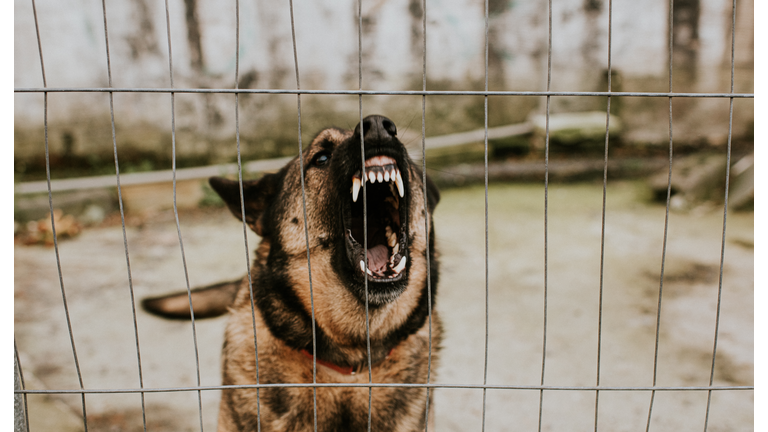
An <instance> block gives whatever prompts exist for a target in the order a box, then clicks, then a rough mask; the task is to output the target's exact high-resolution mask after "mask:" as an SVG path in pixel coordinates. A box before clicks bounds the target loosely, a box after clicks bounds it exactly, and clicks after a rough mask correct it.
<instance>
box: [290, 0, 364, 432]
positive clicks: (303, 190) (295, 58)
mask: <svg viewBox="0 0 768 432" xmlns="http://www.w3.org/2000/svg"><path fill="white" fill-rule="evenodd" d="M288 3H289V6H290V11H291V40H292V42H293V62H294V67H295V72H296V90H301V81H300V79H299V76H300V75H299V56H298V50H297V48H296V25H295V23H294V16H293V0H289V2H288ZM296 105H297V108H296V112H297V115H298V120H297V121H298V135H299V168H300V169H299V173H300V177H301V205H302V211H303V214H304V241H305V243H306V245H307V274H308V276H309V303H310V309H311V311H310V312H311V314H312V384H317V334H316V323H315V296H314V290H313V288H312V262H311V260H310V247H309V227H308V224H307V194H306V188H305V184H304V148H303V145H302V141H301V94H297V95H296ZM363 196H365V194H363ZM367 307H368V302H367V299H366V308H367ZM366 311H367V309H366ZM369 344H370V341H369ZM369 352H370V350H369ZM368 367H369V369H370V359H369V366H368ZM369 373H370V372H369ZM312 415H313V426H314V430H315V432H317V387H316V386H315V387H312Z"/></svg>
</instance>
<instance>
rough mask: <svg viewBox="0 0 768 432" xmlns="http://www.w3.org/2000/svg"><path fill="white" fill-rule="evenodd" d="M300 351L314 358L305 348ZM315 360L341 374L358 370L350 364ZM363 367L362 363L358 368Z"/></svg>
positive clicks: (388, 354) (351, 373)
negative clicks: (341, 364) (342, 364)
mask: <svg viewBox="0 0 768 432" xmlns="http://www.w3.org/2000/svg"><path fill="white" fill-rule="evenodd" d="M394 350H395V348H392V349H391V350H389V352H388V353H387V355H386V357H384V358H383V359H381V360H379V362H381V361H384V360H385V359H387V357H389V356H390V355H391V354H392V351H394ZM301 353H302V354H304V357H307V358H308V359H310V360H312V359H313V358H314V357H313V356H312V354H310V353H309V351H307V350H305V349H302V350H301ZM316 360H317V364H319V365H322V366H325V367H327V368H331V369H333V370H335V371H336V372H338V373H340V374H342V375H354V374H355V373H357V372H358V370H356V369H355V368H354V367H352V366H339V365H337V364H333V363H331V362H327V361H325V360H320V359H316ZM377 363H378V362H377ZM364 367H365V366H364V365H361V366H360V367H359V368H358V369H360V370H362V369H363V368H364Z"/></svg>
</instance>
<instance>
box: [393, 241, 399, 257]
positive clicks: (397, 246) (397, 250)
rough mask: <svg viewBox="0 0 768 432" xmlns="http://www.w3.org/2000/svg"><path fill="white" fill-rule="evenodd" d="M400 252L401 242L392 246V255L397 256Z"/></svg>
mask: <svg viewBox="0 0 768 432" xmlns="http://www.w3.org/2000/svg"><path fill="white" fill-rule="evenodd" d="M398 252H400V243H395V245H394V246H392V256H395V254H397V253H398Z"/></svg>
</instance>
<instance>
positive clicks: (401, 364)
mask: <svg viewBox="0 0 768 432" xmlns="http://www.w3.org/2000/svg"><path fill="white" fill-rule="evenodd" d="M361 129H362V131H361ZM361 135H362V141H363V143H364V150H361ZM361 151H364V160H365V162H363V157H362V156H363V155H361ZM302 171H303V172H304V188H303V191H304V192H302V179H301V173H302ZM423 178H424V177H423V174H422V171H421V170H420V168H419V167H418V166H417V165H416V164H414V162H413V161H412V160H411V159H410V158H409V157H408V153H407V151H406V148H405V146H404V145H403V143H402V142H401V141H400V140H399V139H398V137H397V128H396V126H395V124H394V123H393V122H392V121H391V120H389V119H388V118H386V117H383V116H379V115H372V116H368V117H366V118H365V119H363V121H362V122H361V124H358V125H357V126H356V127H355V129H354V130H344V129H339V128H328V129H325V130H323V131H321V132H320V133H319V134H318V135H317V136H316V137H315V138H314V139H313V140H312V142H311V144H310V145H309V146H308V147H307V148H306V149H305V150H304V151H303V153H302V154H301V155H300V156H297V157H296V158H295V159H293V160H292V161H291V162H289V163H288V164H287V165H286V166H285V167H283V168H282V169H281V170H280V171H279V172H277V173H273V174H266V175H264V176H263V177H261V178H260V179H258V180H253V181H244V182H243V184H242V200H243V202H244V210H243V208H242V207H241V191H240V184H239V182H237V181H232V180H227V179H224V178H219V177H213V178H211V179H210V180H209V183H210V185H211V187H212V188H213V189H214V190H215V191H216V192H217V193H218V194H219V195H220V196H221V198H222V199H223V200H224V202H225V203H226V205H227V206H228V207H229V209H230V210H231V212H232V213H233V214H234V215H235V216H236V217H237V218H238V219H241V220H242V218H243V215H244V218H245V223H246V224H247V225H248V226H249V227H250V228H251V229H252V230H253V231H255V232H256V234H258V235H259V236H260V237H261V242H260V243H259V245H258V247H257V249H256V251H255V255H254V259H253V266H252V267H251V270H250V275H249V276H246V277H245V278H243V279H239V280H237V281H231V282H224V283H220V284H216V285H213V286H209V287H205V288H202V289H196V290H193V292H192V305H193V306H192V309H193V311H194V315H195V317H196V318H199V317H207V316H216V315H220V314H223V313H226V312H227V311H228V312H229V315H230V316H229V321H228V323H227V329H226V335H225V341H224V347H223V349H222V381H223V384H224V385H244V384H257V383H258V384H281V383H310V385H309V386H306V385H305V386H288V387H279V386H275V387H271V386H270V387H264V388H260V389H257V388H237V389H232V388H230V389H224V390H223V391H222V398H221V404H220V410H219V426H218V430H219V432H231V431H256V430H259V427H260V430H262V431H265V432H267V431H312V430H315V427H316V428H317V429H316V430H318V431H347V430H356V431H364V430H368V422H369V387H366V386H365V384H368V383H369V374H370V377H371V378H370V379H371V381H372V382H373V383H384V384H387V383H406V384H426V383H428V380H429V381H432V380H433V379H434V377H435V373H434V371H435V368H436V365H437V357H438V356H437V354H438V351H439V347H440V342H441V324H440V320H439V318H438V314H437V313H436V311H435V310H434V309H433V308H434V306H435V295H436V291H437V290H436V286H437V282H438V262H437V258H438V257H437V253H436V251H435V238H434V237H435V236H434V230H433V228H432V213H433V211H434V209H435V206H436V205H437V203H438V201H439V199H440V194H439V191H438V189H437V187H436V186H435V185H434V184H433V183H432V181H431V180H429V178H426V182H424V181H423ZM425 194H426V196H425ZM364 206H365V207H366V209H365V210H366V215H364ZM305 215H306V217H305ZM364 220H366V221H367V230H366V229H365V228H364ZM307 251H309V253H307ZM308 256H309V258H308ZM366 257H367V261H366ZM366 262H367V265H366ZM310 268H311V270H310ZM366 281H367V283H366ZM251 286H252V291H251V290H250V289H249V287H251ZM187 295H188V294H187V293H186V292H183V293H179V294H174V295H169V296H164V297H159V298H152V299H145V300H144V302H143V307H144V308H145V309H146V310H147V311H149V312H151V313H154V314H158V315H161V316H165V317H170V318H189V317H190V311H189V300H188V297H187ZM366 303H367V305H368V310H367V314H368V323H369V325H368V326H366ZM430 314H431V316H430ZM313 320H314V321H313ZM313 322H314V328H313ZM254 331H255V333H256V336H255V337H254ZM430 338H431V339H430ZM256 346H258V349H257V348H256ZM257 351H258V360H257V357H256V352H257ZM369 353H370V354H369ZM369 356H370V357H369ZM430 363H431V364H430ZM369 365H370V372H369ZM314 371H316V372H314ZM430 371H431V372H430ZM315 373H316V381H317V382H318V383H342V384H362V386H357V387H343V386H334V387H317V388H316V390H315V389H314V388H313V387H312V386H311V383H313V375H314V374H315ZM431 394H432V392H428V391H427V389H425V388H423V387H421V388H420V387H386V386H382V387H373V388H372V390H371V394H370V397H371V400H370V422H371V430H375V431H423V430H424V429H425V427H426V426H427V424H429V428H430V429H432V430H433V423H434V410H433V409H432V408H431V401H430V400H428V399H431ZM428 395H429V396H428ZM428 407H429V408H428ZM428 410H429V413H427V411H428Z"/></svg>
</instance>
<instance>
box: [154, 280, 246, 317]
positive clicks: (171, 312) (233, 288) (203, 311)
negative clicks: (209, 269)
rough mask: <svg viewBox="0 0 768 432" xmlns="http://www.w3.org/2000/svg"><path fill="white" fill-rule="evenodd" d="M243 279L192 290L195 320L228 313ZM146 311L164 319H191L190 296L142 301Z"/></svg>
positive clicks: (168, 296)
mask: <svg viewBox="0 0 768 432" xmlns="http://www.w3.org/2000/svg"><path fill="white" fill-rule="evenodd" d="M242 281H243V280H242V279H238V280H234V281H230V282H219V283H216V284H213V285H208V286H204V287H200V288H195V289H193V290H192V309H193V310H194V311H195V319H200V318H213V317H217V316H221V315H224V314H225V313H227V311H228V308H229V306H230V305H232V303H233V302H234V301H235V296H236V295H237V290H238V289H239V288H240V284H241V283H242ZM141 307H142V308H144V310H145V311H147V312H149V313H151V314H153V315H157V316H160V317H163V318H169V319H191V314H190V313H189V294H188V293H187V291H181V292H178V293H174V294H168V295H164V296H160V297H151V298H145V299H144V300H142V301H141Z"/></svg>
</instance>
